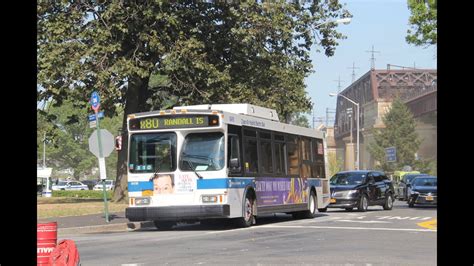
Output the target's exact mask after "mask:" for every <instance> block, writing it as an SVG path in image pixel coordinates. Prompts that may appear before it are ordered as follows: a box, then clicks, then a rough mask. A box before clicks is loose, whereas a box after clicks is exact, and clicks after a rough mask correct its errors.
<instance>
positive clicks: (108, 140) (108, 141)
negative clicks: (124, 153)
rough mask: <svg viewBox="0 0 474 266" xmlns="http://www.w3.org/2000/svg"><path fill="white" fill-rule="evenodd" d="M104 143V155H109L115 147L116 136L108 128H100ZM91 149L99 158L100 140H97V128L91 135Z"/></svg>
mask: <svg viewBox="0 0 474 266" xmlns="http://www.w3.org/2000/svg"><path fill="white" fill-rule="evenodd" d="M100 137H101V143H102V155H103V156H104V157H108V156H109V155H110V153H112V151H113V150H114V149H115V138H114V136H113V135H112V133H110V132H109V131H108V130H107V129H100ZM89 151H90V152H92V153H93V154H94V155H95V156H96V157H97V158H99V142H98V140H97V130H94V132H93V133H92V135H91V136H90V137H89Z"/></svg>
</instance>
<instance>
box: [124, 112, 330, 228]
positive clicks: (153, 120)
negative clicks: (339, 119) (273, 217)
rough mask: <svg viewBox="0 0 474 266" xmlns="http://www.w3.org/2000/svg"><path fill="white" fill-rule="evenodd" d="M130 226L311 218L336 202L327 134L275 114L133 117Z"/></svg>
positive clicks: (130, 126) (130, 123) (130, 130)
mask: <svg viewBox="0 0 474 266" xmlns="http://www.w3.org/2000/svg"><path fill="white" fill-rule="evenodd" d="M127 124H128V138H129V139H128V143H129V145H128V163H127V165H128V196H129V207H128V208H127V209H126V217H127V218H128V219H129V220H130V221H154V223H155V225H156V226H157V227H158V228H163V229H165V228H170V227H172V226H173V225H175V224H176V223H177V222H195V221H203V220H208V219H211V220H213V219H216V218H220V219H232V220H233V221H235V222H236V224H237V225H238V226H241V227H249V226H251V225H252V224H254V223H255V217H256V216H258V215H264V214H271V213H288V214H292V215H293V217H295V218H311V217H314V216H315V213H317V212H318V211H326V208H327V205H328V204H329V200H330V191H329V179H328V178H327V177H326V173H327V169H326V167H327V157H326V156H325V154H326V141H325V137H324V133H323V132H321V131H317V130H314V129H310V128H304V127H298V126H294V125H289V124H285V123H281V122H279V119H278V115H277V113H276V111H275V110H272V109H268V108H263V107H259V106H254V105H250V104H213V105H194V106H182V107H175V108H173V109H172V110H163V111H154V112H146V113H136V114H131V115H129V116H128V119H127Z"/></svg>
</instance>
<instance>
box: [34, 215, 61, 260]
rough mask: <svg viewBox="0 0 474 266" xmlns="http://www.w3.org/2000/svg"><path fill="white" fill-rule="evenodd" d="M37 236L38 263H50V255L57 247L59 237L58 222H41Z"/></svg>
mask: <svg viewBox="0 0 474 266" xmlns="http://www.w3.org/2000/svg"><path fill="white" fill-rule="evenodd" d="M36 237H37V247H36V248H37V252H36V262H37V265H49V255H50V254H51V252H52V251H53V249H54V248H55V247H56V241H57V239H58V223H57V222H51V223H39V224H38V225H37V231H36Z"/></svg>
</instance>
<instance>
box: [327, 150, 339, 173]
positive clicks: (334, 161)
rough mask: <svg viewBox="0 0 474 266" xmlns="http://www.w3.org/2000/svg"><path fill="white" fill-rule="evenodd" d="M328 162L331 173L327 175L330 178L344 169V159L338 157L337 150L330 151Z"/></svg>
mask: <svg viewBox="0 0 474 266" xmlns="http://www.w3.org/2000/svg"><path fill="white" fill-rule="evenodd" d="M328 164H329V165H328V166H329V173H328V175H327V176H328V177H329V178H331V177H332V176H333V175H335V174H336V173H337V172H339V171H341V170H342V160H341V159H338V158H337V156H336V153H335V152H331V153H328Z"/></svg>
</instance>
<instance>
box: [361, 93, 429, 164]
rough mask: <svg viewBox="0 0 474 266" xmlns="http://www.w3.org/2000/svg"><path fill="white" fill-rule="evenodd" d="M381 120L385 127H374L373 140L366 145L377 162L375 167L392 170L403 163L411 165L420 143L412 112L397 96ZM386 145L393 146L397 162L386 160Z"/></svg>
mask: <svg viewBox="0 0 474 266" xmlns="http://www.w3.org/2000/svg"><path fill="white" fill-rule="evenodd" d="M382 120H383V123H384V124H385V128H379V129H374V141H373V142H371V143H369V146H368V148H369V152H370V153H371V155H372V156H373V157H374V158H375V160H376V161H378V163H379V165H377V166H376V167H380V168H382V169H383V170H384V171H387V172H393V171H394V170H397V169H400V168H401V167H403V166H405V165H411V166H413V165H414V163H415V152H416V151H417V150H418V148H419V146H420V143H421V141H420V139H419V137H418V134H417V133H416V131H415V126H416V122H415V119H414V118H413V114H412V113H411V112H410V110H409V109H408V107H407V106H406V105H405V104H404V103H403V102H402V101H401V100H400V99H399V98H396V99H395V100H394V101H393V102H392V105H391V107H390V110H389V111H388V112H387V113H386V114H385V116H384V117H383V119H382ZM388 147H395V149H396V156H397V162H395V163H389V162H387V161H386V158H385V148H388Z"/></svg>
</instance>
